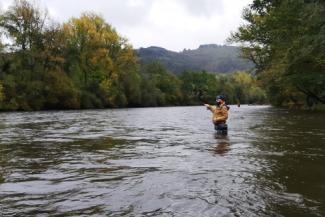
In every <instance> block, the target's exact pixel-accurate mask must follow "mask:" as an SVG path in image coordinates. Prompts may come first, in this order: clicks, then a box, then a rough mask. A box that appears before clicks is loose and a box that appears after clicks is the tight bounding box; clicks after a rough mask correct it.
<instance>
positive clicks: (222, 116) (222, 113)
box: [204, 95, 229, 134]
mask: <svg viewBox="0 0 325 217" xmlns="http://www.w3.org/2000/svg"><path fill="white" fill-rule="evenodd" d="M204 105H205V107H206V108H207V109H208V110H210V111H211V112H212V114H213V116H212V121H213V124H214V128H215V130H216V131H217V132H218V133H222V134H227V130H228V126H227V124H226V122H227V119H228V110H229V107H228V106H227V105H226V99H225V97H224V96H222V95H219V96H217V98H216V105H215V106H213V105H209V104H204Z"/></svg>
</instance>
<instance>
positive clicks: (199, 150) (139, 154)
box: [0, 106, 325, 217]
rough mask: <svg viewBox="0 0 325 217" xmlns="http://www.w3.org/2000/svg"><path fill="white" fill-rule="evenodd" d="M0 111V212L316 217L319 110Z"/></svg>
mask: <svg viewBox="0 0 325 217" xmlns="http://www.w3.org/2000/svg"><path fill="white" fill-rule="evenodd" d="M228 126H229V133H228V135H227V136H221V135H217V134H215V132H214V129H213V125H212V124H211V114H210V113H209V111H207V110H206V109H205V108H204V107H203V106H202V107H164V108H134V109H107V110H84V111H50V112H49V111H48V112H14V113H0V216H195V217H198V216H293V217H298V216H325V114H323V113H313V112H302V111H288V110H285V109H276V108H272V107H269V106H241V107H240V108H237V107H236V106H231V109H230V118H229V125H228Z"/></svg>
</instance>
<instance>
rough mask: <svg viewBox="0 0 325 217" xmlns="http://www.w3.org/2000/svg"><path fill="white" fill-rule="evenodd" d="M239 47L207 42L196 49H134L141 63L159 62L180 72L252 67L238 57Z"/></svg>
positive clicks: (171, 69)
mask: <svg viewBox="0 0 325 217" xmlns="http://www.w3.org/2000/svg"><path fill="white" fill-rule="evenodd" d="M239 52H240V50H239V48H238V47H234V46H226V45H216V44H208V45H201V46H200V47H199V48H198V49H194V50H190V49H184V50H183V51H182V52H174V51H170V50H166V49H164V48H161V47H153V46H152V47H148V48H140V49H138V50H136V53H137V55H138V57H139V59H140V62H141V63H142V64H145V63H149V62H152V61H159V62H161V63H162V64H163V65H164V66H165V67H166V68H167V69H168V70H169V71H171V72H174V73H176V74H180V73H182V72H183V71H185V70H189V71H201V70H205V71H208V72H215V73H218V72H219V73H227V72H233V71H238V70H248V69H251V68H253V66H254V65H253V64H252V63H251V62H249V61H247V60H245V59H243V58H240V57H239Z"/></svg>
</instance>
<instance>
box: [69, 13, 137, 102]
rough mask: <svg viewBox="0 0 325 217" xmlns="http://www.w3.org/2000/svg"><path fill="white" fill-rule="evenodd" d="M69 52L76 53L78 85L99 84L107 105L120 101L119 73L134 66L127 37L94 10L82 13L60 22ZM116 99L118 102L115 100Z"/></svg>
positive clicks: (121, 91)
mask: <svg viewBox="0 0 325 217" xmlns="http://www.w3.org/2000/svg"><path fill="white" fill-rule="evenodd" d="M63 30H64V32H65V35H66V38H67V41H68V44H69V46H70V49H71V52H74V53H75V56H76V57H77V58H76V59H77V64H78V68H79V69H80V72H79V74H80V78H79V79H80V83H81V84H82V85H81V86H82V87H84V88H85V89H87V88H88V87H89V86H91V85H92V84H94V83H96V84H100V85H99V87H98V88H99V89H100V93H105V94H103V95H101V98H102V99H103V100H104V103H105V104H106V105H108V106H119V105H121V103H122V104H124V101H125V100H122V101H123V102H122V101H121V100H119V99H122V98H123V99H124V98H125V96H123V94H124V91H123V77H124V76H125V74H127V73H129V72H130V71H132V70H133V71H134V69H135V68H136V67H137V59H136V56H135V53H134V51H133V49H132V47H131V45H130V44H129V43H128V41H127V40H126V39H125V38H123V37H121V36H119V35H118V33H117V32H116V30H115V29H114V28H113V27H112V26H111V25H110V24H108V23H106V22H105V20H104V19H103V18H102V17H101V16H98V15H96V14H94V13H84V14H82V15H81V17H79V18H72V19H70V21H69V22H67V23H66V24H64V26H63ZM119 101H120V102H119Z"/></svg>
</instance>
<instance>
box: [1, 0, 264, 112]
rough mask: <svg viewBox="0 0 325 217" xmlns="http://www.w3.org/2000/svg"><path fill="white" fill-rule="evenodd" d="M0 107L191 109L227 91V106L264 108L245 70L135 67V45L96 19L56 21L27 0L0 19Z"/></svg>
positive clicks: (255, 83)
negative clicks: (217, 71) (174, 70)
mask: <svg viewBox="0 0 325 217" xmlns="http://www.w3.org/2000/svg"><path fill="white" fill-rule="evenodd" d="M0 30H1V31H0V34H1V40H0V110H43V109H80V108H81V109H83V108H116V107H139V106H166V105H195V104H201V103H203V102H213V101H214V96H215V95H217V94H220V93H222V94H224V95H226V96H227V97H228V101H229V103H236V102H237V101H241V102H242V103H265V102H266V97H265V93H264V92H263V90H262V89H261V88H260V87H259V85H258V83H259V82H258V81H257V80H256V78H255V77H254V76H252V75H250V74H249V73H246V72H237V73H232V74H228V75H213V74H209V73H207V72H204V71H202V72H184V73H183V74H182V75H180V76H176V75H174V74H172V73H170V72H168V71H167V70H166V69H165V68H164V67H163V66H162V65H161V64H159V63H158V62H152V63H149V64H145V65H140V64H139V63H138V59H137V56H136V54H135V52H134V50H133V48H132V45H131V44H130V43H129V42H128V41H127V39H125V38H124V37H121V36H120V35H119V34H118V33H117V31H116V30H115V28H113V27H112V26H111V25H110V24H108V23H107V22H106V21H105V20H104V19H103V18H102V17H101V16H99V15H97V14H94V13H83V14H82V15H81V16H80V17H78V18H71V19H70V20H69V21H67V22H65V23H63V24H59V23H56V22H55V21H53V20H51V19H50V18H49V16H48V14H47V11H46V10H42V9H40V8H38V7H37V6H35V5H33V4H31V3H30V2H29V1H27V0H16V1H15V2H14V3H13V5H11V6H10V7H9V8H8V9H7V10H5V11H1V14H0Z"/></svg>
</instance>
